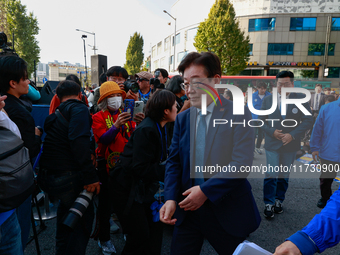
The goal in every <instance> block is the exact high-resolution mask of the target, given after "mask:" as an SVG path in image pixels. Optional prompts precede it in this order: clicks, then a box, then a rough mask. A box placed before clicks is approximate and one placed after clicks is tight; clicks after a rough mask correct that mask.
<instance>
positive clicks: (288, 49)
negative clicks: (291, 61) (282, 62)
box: [268, 43, 294, 55]
mask: <svg viewBox="0 0 340 255" xmlns="http://www.w3.org/2000/svg"><path fill="white" fill-rule="evenodd" d="M293 52H294V43H268V55H293Z"/></svg>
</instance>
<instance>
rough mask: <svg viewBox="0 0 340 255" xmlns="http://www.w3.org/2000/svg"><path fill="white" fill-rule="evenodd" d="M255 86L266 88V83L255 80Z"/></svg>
mask: <svg viewBox="0 0 340 255" xmlns="http://www.w3.org/2000/svg"><path fill="white" fill-rule="evenodd" d="M256 88H258V89H259V88H264V89H267V83H265V82H264V81H257V82H256Z"/></svg>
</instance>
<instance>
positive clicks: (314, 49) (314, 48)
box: [308, 43, 335, 56]
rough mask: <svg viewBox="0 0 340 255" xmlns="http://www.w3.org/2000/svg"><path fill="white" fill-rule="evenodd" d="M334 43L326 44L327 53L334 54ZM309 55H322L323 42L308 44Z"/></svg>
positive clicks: (323, 53) (323, 52)
mask: <svg viewBox="0 0 340 255" xmlns="http://www.w3.org/2000/svg"><path fill="white" fill-rule="evenodd" d="M334 49H335V43H330V44H328V55H329V56H334ZM308 55H309V56H323V55H325V44H324V43H310V44H309V45H308Z"/></svg>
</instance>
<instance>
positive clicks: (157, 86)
mask: <svg viewBox="0 0 340 255" xmlns="http://www.w3.org/2000/svg"><path fill="white" fill-rule="evenodd" d="M160 73H161V72H160V71H156V72H155V78H151V79H150V85H153V90H152V91H153V92H154V91H156V89H164V88H165V86H164V84H163V83H161V82H160V80H159V79H158V77H159V75H160Z"/></svg>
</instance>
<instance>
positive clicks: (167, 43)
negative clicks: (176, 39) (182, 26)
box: [164, 37, 170, 51]
mask: <svg viewBox="0 0 340 255" xmlns="http://www.w3.org/2000/svg"><path fill="white" fill-rule="evenodd" d="M169 46H170V37H167V38H165V39H164V51H167V50H168V49H169Z"/></svg>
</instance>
